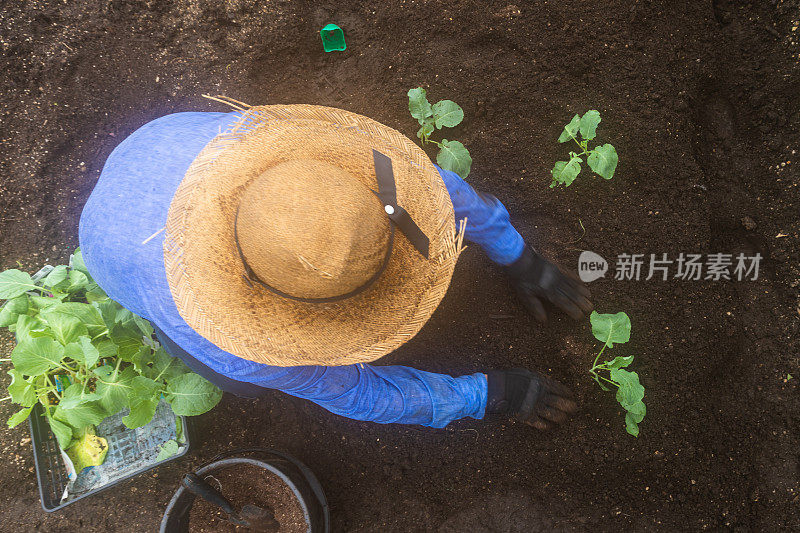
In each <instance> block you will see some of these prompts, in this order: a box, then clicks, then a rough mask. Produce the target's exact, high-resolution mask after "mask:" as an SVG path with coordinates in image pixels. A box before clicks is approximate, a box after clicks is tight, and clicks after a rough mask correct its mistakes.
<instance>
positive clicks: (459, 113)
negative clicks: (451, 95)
mask: <svg viewBox="0 0 800 533" xmlns="http://www.w3.org/2000/svg"><path fill="white" fill-rule="evenodd" d="M433 119H434V124H436V128H437V129H442V127H447V128H453V127H455V126H458V125H459V124H461V121H462V120H464V110H463V109H461V106H459V105H458V104H457V103H455V102H454V101H452V100H440V101H438V102H436V103H435V104H433Z"/></svg>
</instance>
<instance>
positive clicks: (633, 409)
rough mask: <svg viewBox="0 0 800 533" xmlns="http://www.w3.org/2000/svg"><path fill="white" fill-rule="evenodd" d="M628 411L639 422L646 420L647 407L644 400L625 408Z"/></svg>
mask: <svg viewBox="0 0 800 533" xmlns="http://www.w3.org/2000/svg"><path fill="white" fill-rule="evenodd" d="M625 409H626V410H627V411H628V413H629V414H630V415H631V416H632V417H633V420H634V421H635V422H636V423H637V424H638V423H639V422H641V421H642V420H644V415H645V414H647V408H646V407H645V405H644V402H637V403H635V404H633V405H630V406H628V407H626V408H625Z"/></svg>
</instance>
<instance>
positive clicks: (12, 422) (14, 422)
mask: <svg viewBox="0 0 800 533" xmlns="http://www.w3.org/2000/svg"><path fill="white" fill-rule="evenodd" d="M32 410H33V407H26V408H25V409H23V410H21V411H17V412H16V413H14V414H13V415H11V418H9V419H8V422H6V423H7V424H8V427H9V428H13V427H17V426H18V425H20V424H21V423H22V422H24V421H25V420H27V419H28V417H29V416H30V414H31V411H32Z"/></svg>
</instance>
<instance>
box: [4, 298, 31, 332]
mask: <svg viewBox="0 0 800 533" xmlns="http://www.w3.org/2000/svg"><path fill="white" fill-rule="evenodd" d="M27 312H28V295H26V294H21V295H19V296H17V297H16V298H12V299H10V300H9V301H7V302H6V304H5V305H4V306H3V308H2V309H1V310H0V327H7V326H10V325H11V324H16V323H17V318H18V317H19V315H22V314H25V313H27Z"/></svg>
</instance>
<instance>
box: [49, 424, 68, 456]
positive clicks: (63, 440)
mask: <svg viewBox="0 0 800 533" xmlns="http://www.w3.org/2000/svg"><path fill="white" fill-rule="evenodd" d="M47 422H48V423H49V424H50V429H51V430H52V432H53V435H55V436H56V439H57V440H58V446H59V448H61V449H62V450H66V449H67V448H69V446H70V444H71V443H72V428H71V427H70V426H69V425H68V424H65V423H64V422H61V421H60V420H56V419H55V418H53V417H51V416H48V417H47Z"/></svg>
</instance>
